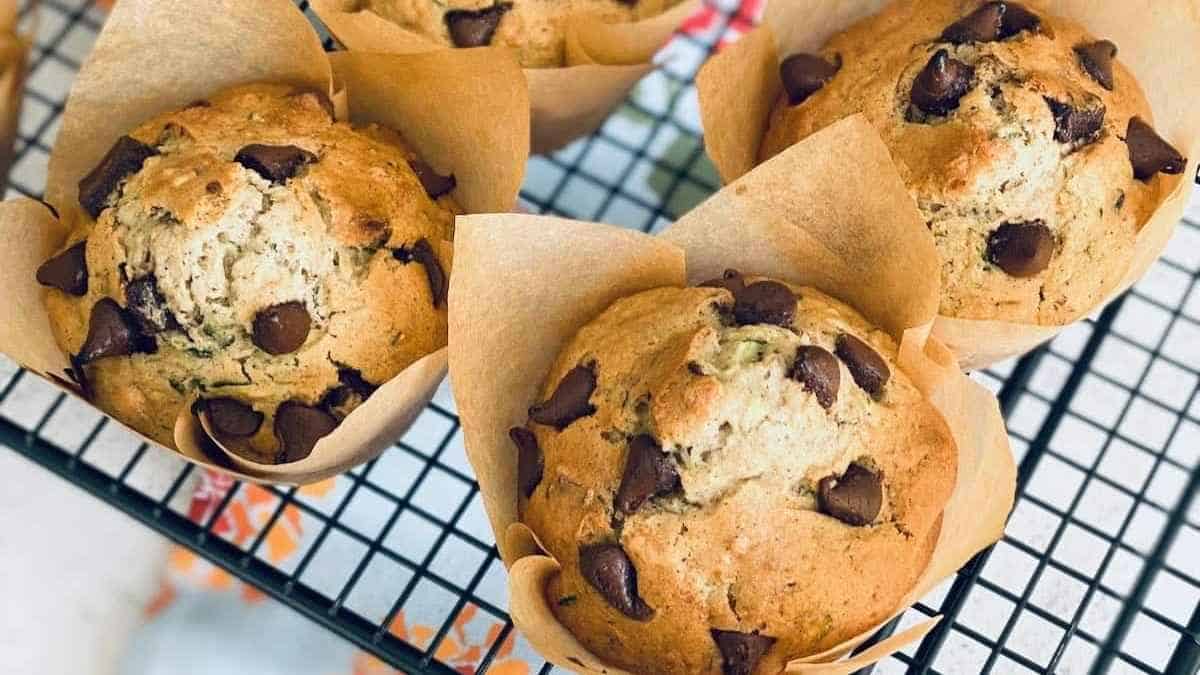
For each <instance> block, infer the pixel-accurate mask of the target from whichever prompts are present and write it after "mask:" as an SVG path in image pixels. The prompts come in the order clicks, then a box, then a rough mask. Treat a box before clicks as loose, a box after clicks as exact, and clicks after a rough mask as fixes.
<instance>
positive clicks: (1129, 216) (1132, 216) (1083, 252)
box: [760, 0, 1162, 325]
mask: <svg viewBox="0 0 1200 675" xmlns="http://www.w3.org/2000/svg"><path fill="white" fill-rule="evenodd" d="M981 4H982V2H980V1H979V0H970V1H965V0H921V1H919V2H918V1H916V0H900V1H898V2H895V3H893V4H891V5H889V6H888V7H887V8H885V9H884V10H883V11H882V12H881V13H879V14H878V15H876V16H874V17H870V18H868V19H865V20H864V21H861V22H859V23H858V24H856V25H854V26H852V27H851V28H849V29H848V30H846V31H845V32H843V33H841V34H839V35H836V36H834V37H833V38H832V39H831V40H830V41H829V43H828V44H827V45H825V47H824V48H823V49H822V50H821V54H822V55H823V56H824V57H825V58H826V59H828V60H834V59H836V58H840V59H841V64H842V65H841V69H840V70H839V71H838V73H837V74H836V75H835V76H834V77H833V79H832V80H831V81H830V82H829V83H828V84H827V85H825V86H824V87H823V88H822V89H820V90H818V91H817V92H816V93H814V94H813V95H812V96H811V97H810V98H808V99H807V100H805V101H803V102H802V103H800V104H798V105H794V106H793V105H789V103H788V100H787V98H786V95H785V96H782V97H781V98H780V100H779V101H778V102H777V103H776V105H775V109H774V111H773V113H772V115H771V119H770V128H769V131H768V133H767V136H766V138H765V139H764V141H763V145H762V147H761V149H760V157H761V158H762V159H766V158H768V157H771V156H773V155H775V154H777V153H778V152H780V151H781V150H783V149H784V148H786V147H788V146H790V145H791V144H793V143H795V142H796V141H798V140H800V139H802V138H805V137H806V136H808V135H810V134H811V133H813V132H815V131H817V130H819V129H821V128H823V127H825V126H827V125H829V124H830V123H832V122H834V121H836V120H838V119H841V118H843V117H845V116H847V115H850V114H853V113H855V112H862V113H863V114H865V115H866V116H867V118H868V119H870V120H871V122H872V123H873V124H874V126H875V127H876V129H878V130H879V131H880V134H881V135H882V137H883V139H884V141H885V142H886V143H887V145H888V147H889V149H890V150H891V152H892V155H893V157H894V159H896V161H897V165H898V168H899V169H900V171H901V174H902V176H903V177H904V179H905V181H906V182H907V184H908V186H909V188H910V190H911V192H912V195H913V197H914V199H915V200H916V201H917V203H918V206H919V207H920V208H921V211H922V213H923V215H924V216H925V218H926V220H927V221H928V222H929V224H930V229H931V231H932V232H933V234H934V237H935V240H936V242H937V245H938V250H939V252H940V253H941V256H942V260H943V265H942V273H941V276H942V286H943V300H942V306H941V313H942V314H943V315H947V316H954V317H959V318H966V319H996V320H1003V321H1014V322H1020V323H1035V324H1042V325H1061V324H1064V323H1066V322H1068V321H1072V320H1074V319H1076V318H1077V317H1078V316H1079V315H1080V314H1082V313H1084V312H1086V311H1088V310H1089V309H1090V308H1092V307H1094V306H1095V305H1096V304H1098V303H1099V302H1101V301H1103V299H1104V298H1105V297H1106V296H1107V294H1108V293H1109V292H1111V290H1112V289H1113V288H1114V286H1115V285H1116V284H1117V283H1118V282H1119V280H1120V279H1121V278H1122V277H1123V275H1124V273H1125V271H1126V268H1127V266H1128V264H1129V261H1130V260H1129V258H1130V255H1131V253H1132V250H1133V242H1134V239H1135V237H1136V236H1137V232H1138V229H1139V227H1140V226H1141V224H1142V223H1144V222H1145V220H1146V219H1147V217H1148V216H1149V215H1150V213H1151V212H1152V211H1153V209H1154V208H1155V207H1156V206H1157V203H1158V200H1159V198H1160V195H1159V189H1160V185H1161V181H1162V179H1161V178H1155V179H1154V180H1152V181H1151V182H1149V183H1143V182H1140V181H1137V180H1135V179H1134V177H1133V171H1132V168H1131V166H1130V160H1129V153H1128V149H1127V147H1126V145H1125V140H1124V139H1125V135H1126V127H1127V126H1128V123H1129V120H1130V119H1131V118H1133V117H1141V118H1143V119H1145V120H1147V121H1149V120H1150V119H1151V113H1150V109H1149V106H1148V104H1147V102H1146V99H1145V97H1144V95H1143V93H1142V91H1141V89H1140V87H1139V85H1138V83H1137V81H1136V80H1135V79H1134V77H1133V75H1132V74H1131V73H1130V72H1129V71H1128V70H1127V69H1126V68H1125V67H1124V66H1123V65H1121V64H1120V63H1119V61H1118V62H1116V63H1114V64H1113V65H1114V73H1115V88H1114V90H1113V91H1108V90H1106V89H1105V88H1104V87H1103V86H1101V84H1100V83H1099V82H1097V80H1096V79H1095V78H1093V77H1092V76H1090V75H1089V74H1088V73H1087V72H1086V71H1085V70H1084V68H1083V67H1082V66H1081V64H1080V58H1079V56H1078V55H1077V54H1076V53H1075V51H1074V48H1075V47H1076V46H1078V45H1081V44H1085V43H1091V42H1093V41H1095V39H1096V38H1094V37H1092V36H1090V35H1088V34H1087V33H1086V31H1084V30H1083V28H1082V27H1080V26H1079V25H1078V24H1075V23H1074V22H1071V21H1068V20H1064V19H1061V18H1058V17H1054V16H1052V15H1049V14H1045V13H1042V12H1040V10H1037V9H1036V8H1035V7H1034V6H1033V5H1032V4H1030V5H1029V7H1030V9H1032V10H1034V11H1035V12H1036V13H1037V14H1038V15H1039V17H1040V19H1041V21H1042V26H1043V27H1042V29H1041V30H1039V31H1037V32H1029V31H1026V32H1022V33H1019V34H1017V35H1016V36H1014V37H1011V38H1008V39H1005V40H1002V41H995V42H974V43H968V44H962V45H953V44H950V43H948V42H945V41H939V40H940V37H939V36H940V35H941V33H942V31H943V30H944V29H945V28H946V27H947V26H949V25H950V24H952V23H954V22H955V21H957V20H959V19H960V18H962V17H964V16H966V15H968V14H970V13H971V12H972V11H974V10H975V9H977V8H978V7H979V6H980V5H981ZM1100 37H1101V38H1103V36H1100ZM1118 47H1119V45H1118ZM943 48H945V49H948V50H949V54H950V56H951V57H952V58H955V59H958V60H960V61H962V62H964V63H967V64H969V65H971V66H973V67H974V68H975V77H974V80H973V85H972V88H971V90H970V91H969V92H968V93H967V94H966V95H965V96H964V97H963V98H962V99H961V101H960V105H959V107H958V109H957V110H954V111H952V112H951V113H949V115H947V116H945V117H944V118H941V117H937V116H933V118H925V117H924V116H923V115H920V114H917V115H913V114H912V109H911V108H910V91H911V89H912V84H913V81H914V79H915V78H916V76H917V75H918V73H919V72H920V71H921V70H922V69H923V68H924V67H925V65H926V63H928V62H929V60H930V58H931V57H932V55H933V54H934V53H935V52H936V51H938V50H939V49H943ZM784 56H786V55H784ZM1048 98H1049V99H1054V100H1056V101H1059V102H1066V103H1070V104H1073V105H1077V106H1083V105H1094V104H1095V103H1096V102H1097V101H1098V102H1100V103H1101V104H1102V105H1103V106H1104V108H1105V119H1104V125H1103V129H1102V131H1101V132H1100V134H1099V137H1098V138H1097V139H1096V140H1095V141H1094V142H1090V143H1083V144H1082V145H1080V144H1078V143H1066V144H1065V143H1063V142H1060V141H1059V140H1056V139H1055V138H1054V135H1055V119H1054V115H1053V114H1052V112H1051V109H1050V107H1049V104H1048V103H1047V100H1046V99H1048ZM910 120H913V121H910ZM1035 220H1041V221H1044V223H1045V224H1046V226H1047V227H1048V228H1049V229H1050V231H1051V233H1052V234H1053V238H1054V248H1053V257H1052V258H1051V259H1050V263H1049V266H1048V267H1047V268H1046V269H1045V271H1043V272H1041V273H1040V274H1036V275H1034V276H1031V277H1028V278H1017V277H1014V276H1010V275H1009V274H1006V273H1005V272H1004V271H1003V270H1002V269H1001V268H1000V267H999V266H998V265H996V264H992V263H990V262H989V261H988V260H987V252H986V250H987V245H988V237H989V235H990V234H991V233H992V232H993V231H994V230H995V229H996V228H997V227H999V226H1000V225H1002V224H1004V223H1007V222H1028V221H1035Z"/></svg>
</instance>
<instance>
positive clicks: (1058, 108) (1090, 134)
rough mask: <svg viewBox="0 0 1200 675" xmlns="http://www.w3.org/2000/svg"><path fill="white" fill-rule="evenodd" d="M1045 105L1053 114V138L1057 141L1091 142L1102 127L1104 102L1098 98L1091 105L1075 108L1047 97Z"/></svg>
mask: <svg viewBox="0 0 1200 675" xmlns="http://www.w3.org/2000/svg"><path fill="white" fill-rule="evenodd" d="M1045 100H1046V105H1047V106H1049V107H1050V113H1051V114H1052V115H1054V140H1056V141H1058V142H1059V143H1076V142H1078V141H1087V142H1091V141H1094V140H1096V137H1097V136H1098V135H1099V134H1100V129H1102V128H1103V127H1104V113H1105V109H1104V104H1103V103H1101V102H1100V101H1099V100H1096V101H1093V102H1092V105H1090V106H1087V107H1083V108H1076V107H1074V106H1072V105H1071V104H1069V103H1063V102H1061V101H1056V100H1054V99H1052V98H1049V97H1047V98H1046V99H1045Z"/></svg>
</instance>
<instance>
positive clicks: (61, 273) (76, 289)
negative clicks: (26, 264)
mask: <svg viewBox="0 0 1200 675" xmlns="http://www.w3.org/2000/svg"><path fill="white" fill-rule="evenodd" d="M86 253H87V240H86V239H84V240H83V241H81V242H78V243H76V244H73V245H72V246H71V247H70V248H68V249H67V250H65V251H63V252H62V253H59V254H58V255H56V256H54V257H53V258H51V259H49V260H47V261H46V262H44V263H42V264H41V266H40V267H38V269H37V282H38V283H39V284H41V285H43V286H50V287H52V288H57V289H58V290H60V291H62V292H64V293H68V294H70V295H75V296H82V295H87V289H88V269H87V255H86Z"/></svg>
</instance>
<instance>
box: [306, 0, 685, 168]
mask: <svg viewBox="0 0 1200 675" xmlns="http://www.w3.org/2000/svg"><path fill="white" fill-rule="evenodd" d="M311 4H312V8H313V11H315V12H316V13H317V16H319V17H320V18H321V21H323V22H324V23H325V25H326V26H327V27H328V28H329V32H330V33H332V34H333V36H334V37H336V38H337V40H338V41H339V42H341V43H342V44H343V45H345V46H346V48H347V49H350V50H354V51H371V52H393V53H406V52H412V51H427V50H429V49H447V47H446V46H445V45H443V44H441V43H440V42H435V41H433V40H431V39H429V38H428V37H426V36H424V35H420V34H418V33H414V32H413V31H410V30H407V29H405V28H401V27H400V26H399V25H397V24H395V23H392V22H391V21H388V20H387V19H384V18H383V17H381V16H379V15H378V14H376V13H375V12H373V11H371V10H370V9H360V10H353V9H352V10H350V11H347V9H346V7H347V3H346V0H312V3H311ZM700 5H701V0H685V2H683V3H682V4H680V5H676V6H675V7H672V8H671V9H668V10H667V11H666V12H664V13H662V14H659V15H658V16H654V17H650V18H647V19H644V20H642V21H637V22H631V23H617V24H609V23H603V22H601V21H600V20H599V19H598V18H597V17H596V16H594V15H591V14H586V13H584V14H579V15H576V16H574V17H572V20H571V21H570V22H569V23H568V24H567V30H566V41H567V65H566V66H565V67H562V68H527V69H525V78H526V80H527V81H528V82H529V101H530V106H531V108H530V114H531V116H532V119H533V123H532V129H533V139H532V147H533V152H535V153H543V152H549V151H551V150H554V149H556V148H559V147H561V146H563V145H566V144H567V143H568V142H570V141H571V140H573V139H575V138H578V137H579V136H584V135H587V134H590V133H592V132H593V131H595V130H596V128H597V127H599V126H600V124H601V122H603V121H604V118H605V117H607V116H608V114H609V113H610V112H611V111H612V110H613V109H614V108H616V107H617V106H618V105H619V104H620V103H621V101H623V100H624V99H625V96H626V95H627V94H628V93H629V90H630V89H632V88H633V85H634V84H636V83H637V81H638V80H640V79H641V78H642V77H643V76H645V75H646V73H648V72H650V70H652V69H653V68H654V66H653V64H651V63H650V59H651V57H653V56H654V53H655V52H656V51H658V50H659V48H661V47H662V46H663V45H664V44H665V43H666V42H667V40H668V39H670V37H671V35H672V34H673V33H674V32H675V29H676V28H678V27H679V25H680V23H682V22H683V20H684V19H686V18H687V17H688V16H689V15H691V14H692V13H693V12H695V11H696V10H697V9H699V7H700Z"/></svg>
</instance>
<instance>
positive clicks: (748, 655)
mask: <svg viewBox="0 0 1200 675" xmlns="http://www.w3.org/2000/svg"><path fill="white" fill-rule="evenodd" d="M712 638H713V642H716V643H717V649H718V650H720V652H721V658H722V659H723V664H722V666H721V672H722V673H724V675H750V674H751V673H753V672H754V668H755V667H757V666H758V661H759V659H761V658H762V657H763V654H766V653H767V650H769V649H770V648H771V645H773V644H775V638H773V637H768V636H766V635H759V634H758V633H741V632H738V631H736V630H717V629H715V628H714V629H713V630H712Z"/></svg>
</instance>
